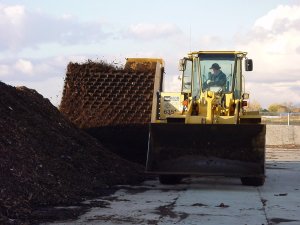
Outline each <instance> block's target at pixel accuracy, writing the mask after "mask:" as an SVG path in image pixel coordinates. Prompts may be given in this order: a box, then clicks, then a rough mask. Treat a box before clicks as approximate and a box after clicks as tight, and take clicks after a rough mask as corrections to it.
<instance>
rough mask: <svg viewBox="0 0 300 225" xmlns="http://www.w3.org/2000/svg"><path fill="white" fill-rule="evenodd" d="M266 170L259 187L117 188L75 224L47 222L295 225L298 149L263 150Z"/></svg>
mask: <svg viewBox="0 0 300 225" xmlns="http://www.w3.org/2000/svg"><path fill="white" fill-rule="evenodd" d="M266 171H267V178H266V182H265V184H264V186H262V187H249V186H242V185H241V183H240V180H239V179H234V178H214V177H213V178H212V177H205V178H187V179H185V180H184V182H183V183H182V184H179V185H161V184H159V181H158V180H149V181H146V182H144V183H143V185H142V186H119V187H118V190H117V191H116V192H115V193H114V194H112V195H110V196H105V197H101V198H99V199H94V200H92V201H93V202H94V203H97V204H95V205H96V206H97V207H94V208H92V209H91V210H90V211H88V212H87V213H85V214H83V215H82V216H81V217H80V218H79V219H78V220H76V221H74V220H73V221H61V222H56V223H52V224H53V225H85V224H86V225H94V224H95V225H97V224H101V225H102V224H103V225H115V224H124V225H125V224H149V225H158V224H164V225H165V224H166V225H167V224H189V225H192V224H197V225H198V224H205V225H210V224H211V225H215V224H218V225H221V224H226V225H227V224H228V225H235V224H236V225H245V224H247V225H262V224H264V225H271V224H272V225H275V224H283V225H292V224H293V225H299V224H300V179H299V178H300V149H278V148H277V149H275V148H269V149H267V170H266ZM87 203H88V202H87ZM47 224H50V223H47Z"/></svg>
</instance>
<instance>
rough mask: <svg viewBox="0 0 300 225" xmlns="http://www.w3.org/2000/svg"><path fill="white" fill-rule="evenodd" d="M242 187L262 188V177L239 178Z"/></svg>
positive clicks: (263, 180)
mask: <svg viewBox="0 0 300 225" xmlns="http://www.w3.org/2000/svg"><path fill="white" fill-rule="evenodd" d="M241 181H242V184H243V185H247V186H256V187H257V186H262V185H263V184H264V183H265V178H264V177H241Z"/></svg>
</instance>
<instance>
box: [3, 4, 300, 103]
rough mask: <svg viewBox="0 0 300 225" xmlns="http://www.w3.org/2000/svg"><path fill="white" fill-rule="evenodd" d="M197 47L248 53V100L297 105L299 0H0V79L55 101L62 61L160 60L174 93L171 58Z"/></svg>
mask: <svg viewBox="0 0 300 225" xmlns="http://www.w3.org/2000/svg"><path fill="white" fill-rule="evenodd" d="M200 50H238V51H246V52H248V58H251V59H253V63H254V70H253V71H252V72H246V73H245V80H246V92H247V93H250V104H251V101H252V102H259V103H260V104H261V106H262V107H263V108H267V107H268V106H269V105H270V104H273V103H280V104H284V103H292V104H294V105H300V1H299V0H264V1H261V0H251V1H250V0H249V1H248V0H244V1H238V0H227V1H217V0H211V1H203V0H185V1H178V0H164V1H161V0H152V1H141V0H109V1H107V0H105V1H104V0H87V1H79V0H60V1H50V0H44V1H38V0H31V1H29V0H23V1H20V0H19V1H16V0H0V81H2V82H4V83H6V84H9V85H12V86H27V87H29V88H33V89H36V90H37V91H38V92H39V93H40V94H42V95H43V96H44V97H45V98H49V100H50V101H51V102H52V103H53V104H54V105H56V106H58V105H59V103H60V99H61V95H62V91H63V84H64V78H65V75H66V68H67V65H68V63H69V62H85V61H86V60H87V59H90V60H105V61H107V62H109V63H110V62H114V63H115V64H117V65H120V66H121V65H123V64H124V63H125V59H126V58H130V57H143V58H146V57H153V58H163V59H164V61H165V70H166V78H165V84H164V87H165V90H166V91H178V90H179V86H180V82H179V80H178V75H179V74H180V73H179V71H178V61H179V59H180V58H183V57H184V56H186V55H187V54H188V53H189V52H190V51H200Z"/></svg>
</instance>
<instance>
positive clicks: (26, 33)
mask: <svg viewBox="0 0 300 225" xmlns="http://www.w3.org/2000/svg"><path fill="white" fill-rule="evenodd" d="M0 33H1V34H2V35H1V36H0V50H2V51H3V50H13V51H16V52H17V51H19V50H21V49H24V48H28V47H29V48H36V47H38V45H40V44H45V43H59V44H61V45H73V44H78V43H95V42H99V41H101V40H104V39H106V38H108V37H109V36H110V34H109V33H107V32H105V31H104V26H103V24H102V23H101V22H98V21H94V22H80V21H78V20H76V18H75V17H72V15H67V14H65V15H62V16H61V17H54V16H50V15H48V14H45V13H42V12H38V11H29V10H27V9H26V8H25V7H24V6H22V5H13V6H4V5H1V4H0Z"/></svg>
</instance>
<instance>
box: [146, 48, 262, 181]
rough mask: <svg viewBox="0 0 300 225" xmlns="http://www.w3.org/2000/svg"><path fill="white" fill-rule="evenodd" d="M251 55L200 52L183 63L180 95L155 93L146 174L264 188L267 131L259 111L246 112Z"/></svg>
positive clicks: (168, 179) (230, 52) (171, 179)
mask: <svg viewBox="0 0 300 225" xmlns="http://www.w3.org/2000/svg"><path fill="white" fill-rule="evenodd" d="M246 55H247V53H246V52H242V51H197V52H191V53H190V54H188V56H187V57H185V58H183V59H181V60H180V62H179V66H180V71H182V76H181V82H182V85H181V91H180V92H178V93H173V92H161V88H157V90H155V91H156V93H157V94H156V97H155V98H154V99H153V101H154V102H153V106H152V118H151V123H150V128H149V140H148V153H147V162H146V172H148V173H151V174H157V175H159V180H160V182H161V183H163V184H173V183H177V182H179V181H180V180H181V178H183V177H185V176H190V175H198V176H199V175H200V176H228V177H238V178H240V179H241V182H242V184H244V185H252V186H260V185H263V184H264V181H265V132H266V128H265V125H263V124H260V122H261V118H260V116H259V113H258V112H247V111H246V110H245V109H244V108H245V106H246V105H247V99H248V98H249V94H247V93H245V92H244V77H243V73H242V71H243V68H244V67H245V70H246V71H252V69H253V63H252V60H251V59H248V58H247V57H246ZM243 64H244V66H243ZM160 79H162V78H160Z"/></svg>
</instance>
